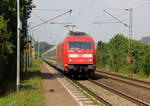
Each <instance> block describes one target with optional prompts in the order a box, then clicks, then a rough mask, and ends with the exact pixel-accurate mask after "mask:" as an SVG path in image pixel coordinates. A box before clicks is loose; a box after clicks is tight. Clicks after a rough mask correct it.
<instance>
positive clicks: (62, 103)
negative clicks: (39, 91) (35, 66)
mask: <svg viewBox="0 0 150 106" xmlns="http://www.w3.org/2000/svg"><path fill="white" fill-rule="evenodd" d="M40 68H41V76H42V84H43V89H44V96H45V104H46V106H80V105H79V103H77V101H76V100H75V99H74V98H73V97H72V96H71V95H70V94H69V93H68V91H67V90H66V89H65V88H64V87H63V86H62V85H61V83H60V82H59V81H58V80H57V79H56V77H55V76H54V75H53V73H51V72H50V71H49V70H48V68H46V66H45V65H44V64H43V63H41V65H40Z"/></svg>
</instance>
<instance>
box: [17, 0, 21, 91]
mask: <svg viewBox="0 0 150 106" xmlns="http://www.w3.org/2000/svg"><path fill="white" fill-rule="evenodd" d="M16 80H17V81H16V87H17V93H19V85H20V1H19V0H17V79H16Z"/></svg>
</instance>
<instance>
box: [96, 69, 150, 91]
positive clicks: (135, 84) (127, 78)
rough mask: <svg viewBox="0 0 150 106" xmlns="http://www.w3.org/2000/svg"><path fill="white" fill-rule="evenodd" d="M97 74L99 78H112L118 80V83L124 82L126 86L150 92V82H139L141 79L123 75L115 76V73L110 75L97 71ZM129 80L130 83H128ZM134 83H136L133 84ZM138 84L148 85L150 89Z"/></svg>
mask: <svg viewBox="0 0 150 106" xmlns="http://www.w3.org/2000/svg"><path fill="white" fill-rule="evenodd" d="M96 74H97V75H98V76H104V77H107V78H111V79H114V80H117V81H120V82H123V83H126V84H130V85H133V86H137V87H140V88H143V89H146V90H150V82H147V81H143V80H139V79H135V78H130V77H127V76H123V75H118V74H113V73H109V72H104V71H96ZM108 75H109V76H108ZM114 77H118V78H119V79H118V78H114ZM127 80H129V81H127ZM130 81H132V82H130ZM133 82H135V83H133ZM136 82H137V83H136ZM138 83H141V84H146V85H147V86H149V87H147V86H142V85H141V84H138Z"/></svg>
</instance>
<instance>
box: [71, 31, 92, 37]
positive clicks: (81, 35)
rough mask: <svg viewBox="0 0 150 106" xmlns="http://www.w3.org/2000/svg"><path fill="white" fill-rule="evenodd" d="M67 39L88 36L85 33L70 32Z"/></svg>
mask: <svg viewBox="0 0 150 106" xmlns="http://www.w3.org/2000/svg"><path fill="white" fill-rule="evenodd" d="M68 37H90V35H88V34H87V33H85V32H78V31H76V32H73V31H70V32H69V33H68Z"/></svg>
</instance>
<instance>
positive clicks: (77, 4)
mask: <svg viewBox="0 0 150 106" xmlns="http://www.w3.org/2000/svg"><path fill="white" fill-rule="evenodd" d="M33 2H34V4H35V5H36V6H37V7H36V8H35V10H33V11H32V15H31V18H30V19H29V21H30V22H31V26H32V27H33V26H35V25H38V24H40V23H42V20H48V19H51V18H53V17H55V16H57V15H60V14H62V13H64V12H65V11H68V10H69V9H72V10H73V11H72V13H71V14H66V15H64V16H62V17H60V18H58V19H56V20H53V21H52V22H59V23H68V22H69V23H72V24H75V25H76V26H77V28H76V29H75V30H79V31H83V32H87V33H88V34H90V35H91V36H92V37H93V38H94V40H95V42H97V41H99V40H102V41H104V42H108V41H109V40H110V39H111V38H112V37H113V36H114V35H115V34H117V33H122V34H124V35H125V36H127V37H128V28H126V27H125V26H123V25H122V24H120V23H115V24H112V23H109V24H102V25H97V24H94V22H114V21H116V20H114V19H113V18H112V17H111V16H109V15H107V14H106V13H104V12H103V11H102V10H103V9H106V10H107V11H108V12H109V13H111V14H112V15H114V16H116V17H118V18H119V19H120V20H122V21H123V22H124V23H127V24H128V23H129V12H127V11H125V10H124V9H127V8H133V39H136V40H139V39H140V38H142V37H144V36H150V0H33ZM38 9H52V10H53V9H59V10H61V11H44V10H43V11H41V10H38ZM39 17H40V18H41V19H40V18H39ZM67 32H68V30H67V29H66V28H65V27H64V25H58V24H56V25H54V24H49V23H47V24H43V25H41V26H39V27H37V28H35V29H33V34H34V38H35V39H37V36H39V38H40V41H46V42H48V43H52V44H58V43H59V42H61V41H62V40H63V39H64V37H65V36H67Z"/></svg>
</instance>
